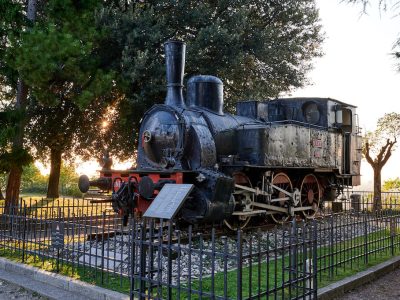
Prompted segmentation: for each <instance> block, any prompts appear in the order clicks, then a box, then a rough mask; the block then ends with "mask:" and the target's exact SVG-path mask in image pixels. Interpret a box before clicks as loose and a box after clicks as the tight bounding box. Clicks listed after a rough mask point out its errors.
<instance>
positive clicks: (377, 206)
mask: <svg viewBox="0 0 400 300" xmlns="http://www.w3.org/2000/svg"><path fill="white" fill-rule="evenodd" d="M381 171H382V168H379V167H378V166H376V167H375V168H374V202H373V209H374V211H380V210H381V209H382V198H381V192H382V185H381Z"/></svg>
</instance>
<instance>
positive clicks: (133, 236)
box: [128, 218, 136, 300]
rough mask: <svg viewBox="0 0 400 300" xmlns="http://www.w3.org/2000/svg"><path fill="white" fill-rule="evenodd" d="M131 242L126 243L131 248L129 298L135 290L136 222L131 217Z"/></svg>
mask: <svg viewBox="0 0 400 300" xmlns="http://www.w3.org/2000/svg"><path fill="white" fill-rule="evenodd" d="M131 223H132V224H131V226H132V227H131V230H132V232H131V242H130V244H129V245H128V247H132V248H131V257H130V261H131V269H130V271H131V272H130V276H131V286H130V300H133V299H134V295H133V294H134V292H135V267H136V266H135V255H136V232H135V230H136V226H135V225H136V222H135V218H131Z"/></svg>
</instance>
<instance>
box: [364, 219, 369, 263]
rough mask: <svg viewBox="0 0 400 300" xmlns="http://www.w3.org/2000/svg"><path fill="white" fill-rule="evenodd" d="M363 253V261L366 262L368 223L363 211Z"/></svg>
mask: <svg viewBox="0 0 400 300" xmlns="http://www.w3.org/2000/svg"><path fill="white" fill-rule="evenodd" d="M364 254H365V256H364V263H365V264H368V224H367V214H366V212H364Z"/></svg>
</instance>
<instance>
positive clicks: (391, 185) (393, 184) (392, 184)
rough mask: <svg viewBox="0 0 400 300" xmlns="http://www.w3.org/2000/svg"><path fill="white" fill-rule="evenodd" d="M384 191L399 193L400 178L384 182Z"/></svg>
mask: <svg viewBox="0 0 400 300" xmlns="http://www.w3.org/2000/svg"><path fill="white" fill-rule="evenodd" d="M382 190H383V191H384V192H391V191H399V190H400V178H399V177H396V178H394V179H391V178H390V179H388V180H385V181H384V182H383V186H382Z"/></svg>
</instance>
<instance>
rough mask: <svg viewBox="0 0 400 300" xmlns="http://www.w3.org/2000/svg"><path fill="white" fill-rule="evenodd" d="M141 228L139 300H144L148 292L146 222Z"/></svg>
mask: <svg viewBox="0 0 400 300" xmlns="http://www.w3.org/2000/svg"><path fill="white" fill-rule="evenodd" d="M160 223H161V226H162V224H163V221H162V220H161V222H160ZM139 228H140V230H141V231H140V252H139V255H140V256H139V258H140V260H139V261H140V266H139V274H140V275H139V278H140V279H139V280H140V283H139V300H144V299H146V297H145V296H144V295H143V294H144V293H145V291H146V282H145V276H146V247H145V242H144V240H145V239H146V221H145V220H144V221H143V224H141V226H140V227H139ZM161 249H162V248H161Z"/></svg>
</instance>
